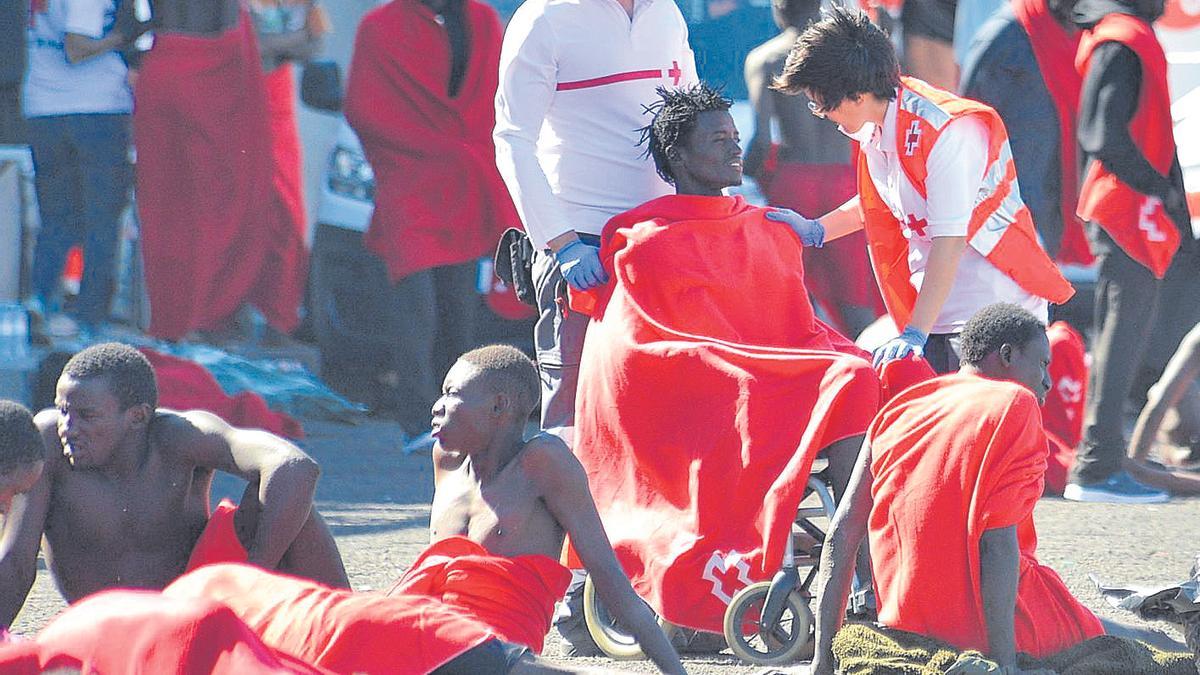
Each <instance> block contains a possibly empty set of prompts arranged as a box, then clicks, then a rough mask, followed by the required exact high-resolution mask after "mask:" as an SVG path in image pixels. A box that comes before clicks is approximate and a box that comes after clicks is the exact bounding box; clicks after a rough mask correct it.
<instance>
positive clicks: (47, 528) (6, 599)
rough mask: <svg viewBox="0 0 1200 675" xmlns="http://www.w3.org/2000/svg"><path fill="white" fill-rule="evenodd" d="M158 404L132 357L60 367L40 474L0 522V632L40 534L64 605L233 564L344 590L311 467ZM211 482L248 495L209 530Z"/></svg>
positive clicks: (269, 443)
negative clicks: (227, 479) (202, 567)
mask: <svg viewBox="0 0 1200 675" xmlns="http://www.w3.org/2000/svg"><path fill="white" fill-rule="evenodd" d="M157 400H158V391H157V386H156V384H155V376H154V370H153V368H152V367H151V366H150V363H149V362H148V361H147V360H146V358H145V357H144V356H143V355H142V354H141V352H139V351H137V350H136V349H134V348H132V347H129V346H127V345H122V344H117V343H104V344H99V345H95V346H92V347H89V348H87V349H85V350H83V351H81V352H79V353H78V354H76V355H75V356H74V357H72V358H71V360H70V361H68V362H67V364H66V366H65V367H64V368H63V374H62V376H61V377H60V378H59V381H58V386H57V391H56V396H55V404H56V406H57V408H56V409H51V410H45V411H42V412H41V413H39V414H38V415H37V417H36V418H35V419H36V422H37V426H38V429H39V431H40V434H41V440H42V442H43V444H44V446H45V447H44V453H45V455H44V462H45V469H44V471H43V472H42V475H41V477H40V478H39V479H38V480H37V482H36V483H35V484H34V485H33V487H32V488H31V489H30V490H29V491H28V492H27V493H25V494H24V495H21V496H19V497H17V498H16V499H14V500H13V506H12V508H11V510H10V511H9V514H8V515H7V516H6V517H5V519H4V523H3V530H2V532H3V533H2V535H0V626H8V625H10V624H11V623H12V621H13V619H14V618H15V617H16V615H17V613H18V612H19V611H20V609H21V606H22V604H24V601H25V598H26V596H27V595H28V593H29V590H30V588H31V587H32V585H33V581H34V579H35V577H36V575H37V557H38V548H39V544H40V542H41V541H42V537H43V535H44V536H45V545H46V550H45V552H46V558H47V561H48V562H49V565H50V570H51V571H52V572H53V573H54V579H55V582H56V583H57V585H58V589H59V591H60V592H61V593H62V595H63V597H64V598H65V599H66V600H67V601H68V602H75V601H76V600H78V599H80V598H82V597H83V596H85V595H88V594H91V593H94V592H96V591H99V590H102V589H106V588H113V587H126V588H151V589H158V588H162V587H164V586H166V585H167V584H168V583H170V582H171V581H172V580H173V579H175V578H176V577H178V576H179V575H180V574H182V573H183V572H184V570H185V569H186V568H188V567H189V566H192V567H194V566H196V565H199V564H203V563H205V562H216V561H220V560H229V559H240V560H245V561H248V562H250V563H252V564H256V565H261V566H263V567H266V568H270V569H280V570H282V571H285V572H289V573H292V574H296V575H298V576H304V577H309V578H312V579H315V580H317V581H320V582H322V583H325V584H328V585H331V586H340V587H349V584H348V582H347V579H346V571H345V568H344V567H343V565H342V559H341V555H340V553H339V552H338V550H337V546H336V544H335V543H334V541H333V537H332V536H331V535H330V533H329V530H328V528H327V527H326V525H325V523H324V521H323V520H322V519H321V517H320V516H319V515H318V514H317V512H316V510H315V509H313V503H312V500H313V493H314V490H315V489H316V484H317V478H318V476H319V474H320V469H319V468H318V467H317V464H316V462H314V461H313V460H312V458H311V457H309V456H308V455H306V454H304V452H302V451H301V450H300V449H299V448H297V447H296V446H294V445H292V444H291V443H289V442H288V441H286V440H284V439H282V438H279V437H278V436H275V435H273V434H269V433H267V432H264V431H257V430H251V429H238V428H235V427H231V426H229V425H228V424H226V423H225V422H223V421H222V420H221V419H220V418H218V417H216V416H214V415H211V414H209V413H206V412H202V411H195V410H193V411H190V412H176V411H172V410H167V409H162V408H157V407H156V406H157ZM217 470H220V471H223V472H226V473H230V474H233V475H235V476H238V477H239V478H242V479H245V480H246V481H247V483H248V485H247V488H246V492H245V494H244V495H243V497H242V503H241V505H240V506H239V507H238V508H237V509H234V508H233V506H232V504H226V505H225V506H224V507H222V508H221V509H220V510H219V511H218V514H217V515H215V516H214V517H213V518H212V519H210V517H209V497H210V491H211V487H212V479H213V473H214V472H215V471H217ZM198 542H199V543H202V544H203V546H200V547H198V546H197V544H198Z"/></svg>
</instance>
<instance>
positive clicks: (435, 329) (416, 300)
mask: <svg viewBox="0 0 1200 675" xmlns="http://www.w3.org/2000/svg"><path fill="white" fill-rule="evenodd" d="M478 269H479V266H478V262H477V261H475V260H471V261H470V262H465V263H460V264H458V265H445V266H442V267H434V268H432V269H427V270H422V271H420V272H417V273H415V274H410V275H409V276H407V277H404V278H403V279H401V280H400V281H398V282H396V284H395V285H394V286H393V288H392V295H391V298H392V300H391V301H392V311H393V315H394V316H395V317H397V319H398V321H399V325H398V330H397V332H396V342H395V349H394V350H393V351H392V362H393V368H394V369H395V371H396V372H397V373H398V374H399V376H400V382H399V391H398V392H397V395H398V397H399V400H398V401H397V404H398V405H397V407H398V411H397V412H398V417H399V420H400V426H402V427H403V428H404V430H405V431H406V432H407V433H410V434H419V433H422V432H425V431H428V430H429V419H430V417H431V413H430V408H432V407H433V403H434V401H436V400H437V398H438V396H439V395H440V392H441V390H442V379H443V378H445V376H446V371H448V370H449V369H450V366H452V365H454V361H455V359H457V358H458V357H459V356H461V355H462V354H463V352H466V351H469V350H471V349H473V348H474V347H476V346H477V345H476V343H475V323H476V320H477V318H478V314H479V307H480V302H479V293H478V291H476V289H475V283H476V281H475V280H476V274H477V273H478Z"/></svg>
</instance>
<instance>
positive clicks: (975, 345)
mask: <svg viewBox="0 0 1200 675" xmlns="http://www.w3.org/2000/svg"><path fill="white" fill-rule="evenodd" d="M1045 334H1046V324H1044V323H1042V322H1041V321H1039V320H1038V318H1037V317H1036V316H1034V315H1033V314H1030V313H1029V311H1028V310H1026V309H1023V308H1021V307H1019V306H1017V305H1014V304H1012V303H1008V302H997V303H995V304H991V305H988V306H986V307H984V308H983V309H981V310H979V311H978V312H975V315H974V316H972V317H971V318H970V319H968V320H967V323H966V325H964V326H963V329H962V333H960V334H959V337H958V339H959V351H960V360H961V361H962V362H963V363H966V364H970V365H972V366H977V365H979V364H980V363H982V362H983V360H984V359H986V358H987V357H988V355H989V354H991V353H993V352H995V351H997V350H998V349H1000V346H1001V345H1004V344H1010V345H1012V346H1014V347H1019V348H1021V349H1024V348H1025V345H1028V344H1029V343H1030V342H1031V341H1032V340H1033V339H1034V338H1036V337H1037V336H1039V335H1045Z"/></svg>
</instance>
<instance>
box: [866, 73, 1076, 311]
mask: <svg viewBox="0 0 1200 675" xmlns="http://www.w3.org/2000/svg"><path fill="white" fill-rule="evenodd" d="M966 115H976V116H977V117H978V118H979V119H980V120H982V121H983V122H984V123H985V124H986V125H987V129H988V163H987V169H986V170H985V171H984V175H983V182H982V183H981V184H980V186H979V195H978V197H977V198H976V202H975V210H974V211H972V213H971V220H970V222H969V223H968V224H967V242H968V244H969V245H970V246H971V247H972V248H974V249H975V250H976V251H978V252H979V254H980V255H982V256H983V257H985V258H987V261H988V262H990V263H991V264H992V265H995V266H996V268H997V269H999V270H1000V271H1001V272H1004V273H1005V274H1007V275H1008V276H1009V277H1010V278H1012V280H1013V281H1015V282H1016V283H1017V285H1018V286H1020V287H1021V288H1023V289H1025V291H1027V292H1028V293H1030V294H1032V295H1036V296H1038V297H1041V298H1045V299H1046V300H1048V301H1050V302H1053V303H1057V304H1062V303H1064V302H1066V301H1067V300H1068V299H1069V298H1070V297H1071V296H1072V295H1074V293H1075V289H1074V288H1072V287H1071V284H1070V282H1068V281H1067V280H1066V279H1064V278H1063V276H1062V274H1061V273H1060V272H1059V270H1058V267H1057V266H1056V265H1055V264H1054V261H1052V260H1051V259H1050V257H1049V256H1048V255H1046V252H1045V251H1044V250H1043V249H1042V246H1041V244H1039V243H1038V239H1037V233H1036V232H1035V230H1034V227H1033V218H1032V217H1031V216H1030V214H1029V208H1028V207H1026V206H1025V202H1023V201H1022V200H1021V191H1020V188H1019V187H1018V185H1017V168H1016V165H1015V164H1013V159H1012V150H1011V149H1010V148H1009V145H1008V132H1006V131H1005V129H1004V123H1003V122H1001V121H1000V116H999V115H998V114H997V113H996V111H995V110H992V109H991V108H989V107H988V106H986V105H984V104H982V103H979V102H978V101H972V100H970V99H965V98H959V97H957V96H955V95H953V94H951V93H949V92H946V91H943V90H941V89H937V88H935V87H933V86H931V85H929V84H926V83H925V82H922V81H921V80H918V79H916V78H913V77H901V78H900V89H899V91H898V94H897V100H896V130H897V131H896V153H897V155H898V156H899V158H900V167H901V169H902V170H903V171H904V175H905V176H906V177H907V178H908V180H909V182H911V183H912V185H913V187H914V188H915V189H916V191H917V193H918V194H920V195H921V196H922V197H926V195H927V194H928V193H927V192H926V189H925V178H926V171H927V169H926V163H927V159H928V157H929V153H930V152H931V151H932V150H933V146H934V144H935V143H937V140H938V137H939V136H941V133H942V130H943V129H945V128H946V125H947V124H949V122H950V121H951V120H953V119H956V118H958V117H963V116H966ZM858 194H859V198H860V200H861V202H862V209H863V216H864V219H865V229H866V233H867V243H868V249H869V251H870V254H871V265H872V267H873V268H874V270H875V279H876V281H878V282H879V290H880V292H881V293H882V295H883V302H884V304H885V305H886V306H887V310H888V314H890V315H891V317H892V320H893V321H894V322H895V323H896V327H897V328H899V329H901V330H903V328H904V327H905V326H906V325H908V320H909V317H910V316H911V315H912V310H913V305H914V304H915V303H916V300H917V289H916V288H914V287H913V285H912V281H911V276H912V271H911V269H910V268H909V266H908V253H909V251H908V241H907V240H906V239H905V238H904V234H903V231H902V230H901V227H900V221H899V220H897V218H896V216H895V215H893V214H892V211H891V209H889V208H888V206H887V204H886V203H884V201H883V198H882V197H881V196H880V195H879V191H878V190H876V188H875V183H874V182H873V181H872V180H871V174H870V172H869V171H868V168H867V158H866V155H864V154H863V153H859V158H858Z"/></svg>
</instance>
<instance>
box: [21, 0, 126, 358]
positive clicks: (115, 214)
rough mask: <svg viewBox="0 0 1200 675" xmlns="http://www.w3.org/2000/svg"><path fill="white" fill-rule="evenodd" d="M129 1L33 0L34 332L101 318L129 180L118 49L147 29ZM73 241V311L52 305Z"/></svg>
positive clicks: (87, 328) (29, 106) (65, 331)
mask: <svg viewBox="0 0 1200 675" xmlns="http://www.w3.org/2000/svg"><path fill="white" fill-rule="evenodd" d="M133 4H134V3H133V2H124V3H121V4H120V9H118V3H117V2H116V1H115V0H35V2H34V3H33V13H32V22H31V25H30V29H29V76H28V78H27V79H26V81H25V89H24V92H23V106H24V114H25V117H26V120H27V128H28V136H29V142H30V146H31V148H32V150H33V164H34V170H35V172H36V180H35V185H36V186H37V195H38V210H39V211H40V214H41V224H42V225H41V230H40V231H39V232H38V238H37V244H36V246H35V247H34V251H33V270H32V283H33V295H34V297H33V300H32V302H31V305H32V307H31V310H32V313H33V315H34V318H35V330H39V331H40V330H42V329H45V330H47V331H48V332H49V333H51V334H56V335H59V336H66V335H70V334H73V333H75V332H76V331H77V330H79V329H80V328H82V330H83V332H84V333H85V338H86V337H90V336H91V335H92V334H93V333H95V332H96V331H97V330H99V329H101V328H102V327H103V325H104V323H105V322H107V321H108V312H109V305H110V303H111V300H112V293H113V282H114V277H115V270H114V265H115V257H116V251H117V239H118V235H119V227H120V223H119V220H120V216H121V211H123V210H124V208H125V205H126V204H127V203H128V200H129V188H130V183H131V181H132V175H131V173H132V172H131V170H130V166H129V124H130V114H131V113H132V112H133V96H132V93H131V92H130V90H129V85H128V83H127V81H126V74H127V72H128V69H127V68H126V66H125V61H124V60H123V59H122V58H121V55H120V54H119V53H118V50H120V49H121V48H122V47H123V46H125V45H126V44H128V43H129V42H130V41H132V40H134V39H136V38H137V37H138V36H139V35H141V33H142V32H143V31H144V30H145V29H146V26H144V25H142V24H139V23H138V22H137V20H136V19H135V18H134V15H133ZM76 244H82V245H83V253H84V260H85V262H84V269H83V279H82V281H81V283H80V287H79V296H78V298H77V301H76V307H75V310H74V316H75V318H74V319H72V318H70V317H68V316H66V315H65V314H62V313H61V310H62V305H61V302H62V301H61V293H60V282H61V278H62V271H63V265H64V263H65V262H66V259H67V252H68V250H69V249H70V248H71V247H72V246H74V245H76ZM43 318H44V319H45V321H44V322H43V321H41V320H40V319H43ZM77 323H78V325H77Z"/></svg>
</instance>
